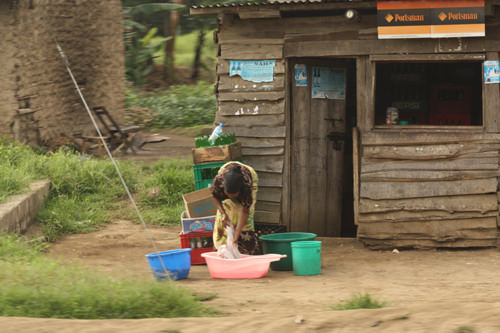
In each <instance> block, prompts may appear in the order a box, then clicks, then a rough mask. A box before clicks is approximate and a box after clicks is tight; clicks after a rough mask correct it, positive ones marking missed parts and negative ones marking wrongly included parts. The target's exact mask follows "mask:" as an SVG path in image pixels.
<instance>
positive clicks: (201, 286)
mask: <svg viewBox="0 0 500 333" xmlns="http://www.w3.org/2000/svg"><path fill="white" fill-rule="evenodd" d="M150 228H151V232H152V235H153V237H154V239H155V240H156V241H157V243H158V247H159V248H160V250H168V249H175V248H179V247H180V242H179V238H178V232H179V228H178V227H176V226H173V227H150ZM320 240H322V241H323V253H322V259H323V267H322V274H321V275H318V276H309V277H304V276H295V275H293V273H292V272H277V271H272V270H271V271H270V272H269V274H268V275H267V276H266V277H264V278H262V279H256V280H216V279H211V278H210V275H209V273H208V270H207V267H206V266H204V265H197V266H193V267H192V269H191V272H190V275H189V278H188V279H186V280H181V281H176V282H173V283H175V284H177V285H179V286H182V287H186V288H189V289H191V290H193V291H195V292H199V293H204V292H213V293H216V294H217V297H216V298H215V299H213V300H210V301H208V302H207V304H208V305H211V306H213V307H216V308H218V309H221V310H222V311H223V312H224V316H222V317H220V318H177V319H154V320H96V321H88V320H54V319H31V318H0V327H8V329H7V331H9V332H56V331H57V332H70V331H71V332H118V331H119V332H167V331H168V330H174V331H178V332H221V331H225V330H230V331H231V332H269V331H276V332H287V331H288V332H311V331H319V332H454V331H455V330H456V329H457V328H459V327H461V326H463V327H468V328H474V329H475V332H499V331H500V317H499V314H500V310H499V309H500V286H499V283H498V282H500V278H499V277H500V252H498V251H497V250H496V249H490V250H470V251H401V252H400V253H399V254H394V253H392V252H390V251H386V252H377V251H371V250H368V249H365V248H363V247H362V246H361V245H360V244H359V243H358V242H356V240H354V239H338V238H337V239H336V238H320ZM150 252H152V249H151V245H150V243H149V241H148V239H147V238H146V235H145V233H144V232H143V229H142V227H141V226H140V225H137V224H133V223H131V222H129V221H116V222H114V223H111V224H109V225H108V227H107V228H106V229H105V230H101V231H99V232H95V233H90V234H83V235H69V236H67V237H65V238H64V239H63V240H61V241H60V242H58V243H57V244H54V245H53V246H52V247H51V249H50V256H53V257H55V258H63V259H64V260H67V259H75V260H78V261H80V262H81V263H82V264H84V265H88V266H90V267H93V268H95V269H98V270H101V271H104V272H108V273H109V274H117V275H120V276H146V277H151V278H152V275H151V272H150V271H149V265H148V264H147V261H146V259H145V258H144V254H147V253H150ZM364 292H369V293H370V294H371V295H372V296H373V298H375V299H377V300H381V301H382V300H383V301H386V302H387V303H388V307H386V308H383V309H377V310H349V311H331V310H329V309H328V307H329V306H331V305H335V304H337V303H338V302H340V301H342V300H345V299H348V298H350V297H351V295H352V294H355V293H364ZM299 319H303V321H302V322H300V320H299ZM296 321H297V322H300V323H296ZM2 331H4V330H2Z"/></svg>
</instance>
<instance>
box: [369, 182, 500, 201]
mask: <svg viewBox="0 0 500 333" xmlns="http://www.w3.org/2000/svg"><path fill="white" fill-rule="evenodd" d="M497 186H498V180H497V178H496V177H495V178H488V179H475V180H460V181H430V182H410V183H405V182H384V183H379V182H364V183H361V189H360V197H361V198H367V199H376V200H381V199H403V198H425V197H436V196H448V195H465V194H483V193H484V194H486V193H495V192H496V191H497Z"/></svg>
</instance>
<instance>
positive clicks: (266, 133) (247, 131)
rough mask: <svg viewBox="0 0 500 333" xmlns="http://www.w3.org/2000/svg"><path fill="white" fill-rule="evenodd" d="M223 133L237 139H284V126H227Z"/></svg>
mask: <svg viewBox="0 0 500 333" xmlns="http://www.w3.org/2000/svg"><path fill="white" fill-rule="evenodd" d="M224 132H226V133H234V134H236V136H237V137H250V138H285V133H286V128H285V126H279V127H267V126H262V127H257V126H255V127H246V126H245V127H241V126H228V127H224Z"/></svg>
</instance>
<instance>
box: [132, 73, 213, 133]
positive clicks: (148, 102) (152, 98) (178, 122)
mask: <svg viewBox="0 0 500 333" xmlns="http://www.w3.org/2000/svg"><path fill="white" fill-rule="evenodd" d="M125 104H126V106H127V108H131V107H142V108H147V109H149V110H152V111H153V113H154V116H153V119H152V120H150V121H149V122H148V123H146V124H145V125H146V126H148V127H150V128H177V127H190V126H196V125H205V124H212V123H213V121H214V119H215V111H216V100H215V94H214V91H213V86H212V85H211V84H209V83H206V82H198V84H196V85H192V86H189V85H179V86H174V87H172V88H170V89H168V90H166V91H164V92H156V93H154V94H153V95H144V94H141V93H139V92H136V91H132V90H128V91H127V96H126V100H125Z"/></svg>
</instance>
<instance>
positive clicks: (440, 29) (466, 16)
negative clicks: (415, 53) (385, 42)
mask: <svg viewBox="0 0 500 333" xmlns="http://www.w3.org/2000/svg"><path fill="white" fill-rule="evenodd" d="M377 13H378V15H377V19H378V29H377V30H378V38H379V39H397V38H443V37H484V36H485V25H484V0H464V1H462V0H435V1H433V0H411V1H410V0H409V1H381V0H379V1H377Z"/></svg>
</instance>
